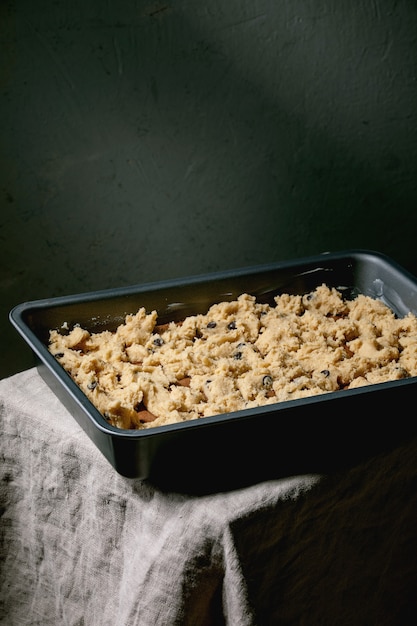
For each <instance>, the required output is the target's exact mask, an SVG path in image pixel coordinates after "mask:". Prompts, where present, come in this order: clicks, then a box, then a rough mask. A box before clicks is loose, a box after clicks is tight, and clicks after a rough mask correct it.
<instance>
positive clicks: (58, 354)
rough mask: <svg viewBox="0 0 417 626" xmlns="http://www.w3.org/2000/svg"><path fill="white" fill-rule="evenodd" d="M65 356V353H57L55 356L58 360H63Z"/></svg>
mask: <svg viewBox="0 0 417 626" xmlns="http://www.w3.org/2000/svg"><path fill="white" fill-rule="evenodd" d="M63 356H64V353H63V352H57V353H56V354H54V357H55V358H56V359H62V357H63Z"/></svg>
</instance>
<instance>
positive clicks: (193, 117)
mask: <svg viewBox="0 0 417 626" xmlns="http://www.w3.org/2000/svg"><path fill="white" fill-rule="evenodd" d="M0 18H1V19H0V46H1V49H0V58H1V59H2V61H1V65H0V124H1V133H0V209H1V218H0V225H1V230H0V237H1V252H0V255H1V259H0V261H1V264H0V290H1V292H0V293H1V303H0V307H1V310H0V313H1V319H0V325H1V326H0V331H1V337H2V355H1V362H0V367H1V369H0V375H2V376H4V375H7V374H9V373H12V372H14V371H16V370H18V369H23V368H25V367H29V366H30V365H31V364H32V361H31V356H30V354H29V351H28V350H27V349H26V348H25V346H24V345H23V342H21V340H20V339H19V338H18V337H17V336H16V333H15V331H14V330H13V329H10V324H9V322H8V320H7V314H8V311H9V310H10V308H11V307H12V306H13V305H14V304H16V303H18V302H21V301H23V300H30V299H36V298H38V297H48V296H55V295H60V294H64V293H74V292H79V291H88V290H95V289H101V288H106V287H114V286H119V285H126V284H130V283H135V282H141V281H149V280H157V279H164V278H169V277H173V276H184V275H189V274H197V273H200V272H205V271H211V270H216V269H223V268H232V267H240V266H247V265H253V264H256V263H264V262H269V261H274V260H281V259H289V258H294V257H297V256H304V255H308V254H314V253H317V252H322V251H325V250H336V249H343V248H355V247H364V248H374V249H377V250H381V251H383V252H386V253H387V254H390V255H391V256H394V257H395V258H396V259H397V260H398V261H400V262H401V263H403V264H405V265H406V266H407V267H408V268H409V269H410V270H411V271H413V272H416V273H417V255H416V254H415V247H416V246H415V235H416V227H417V212H416V206H417V203H416V201H417V106H416V104H417V82H416V76H417V56H416V53H417V5H416V3H415V2H414V0H398V1H397V0H372V1H371V2H368V1H365V0H362V1H356V0H348V1H347V2H343V3H339V2H338V3H335V2H332V1H331V0H317V1H315V2H307V1H306V0H277V1H275V2H272V1H271V0H270V1H266V0H258V1H256V2H253V1H251V2H249V1H248V0H245V1H243V2H242V0H239V1H237V0H231V1H228V2H221V1H220V0H214V1H211V2H210V3H203V2H200V1H199V0H178V1H177V2H162V1H158V0H156V1H155V2H152V1H149V2H148V1H141V0H124V1H123V2H114V1H113V2H112V1H110V0H108V1H103V0H90V1H89V2H85V1H84V0H73V1H71V2H67V1H65V0H37V2H32V1H31V0H19V1H17V0H16V1H12V0H9V1H7V0H4V1H3V2H2V4H1V5H0Z"/></svg>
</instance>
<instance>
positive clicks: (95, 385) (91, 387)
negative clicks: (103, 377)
mask: <svg viewBox="0 0 417 626" xmlns="http://www.w3.org/2000/svg"><path fill="white" fill-rule="evenodd" d="M97 385H98V382H97V381H96V380H92V381H91V383H88V385H87V388H88V389H90V391H93V389H95V388H96V387H97Z"/></svg>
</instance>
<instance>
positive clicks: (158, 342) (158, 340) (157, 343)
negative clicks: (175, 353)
mask: <svg viewBox="0 0 417 626" xmlns="http://www.w3.org/2000/svg"><path fill="white" fill-rule="evenodd" d="M163 343H164V340H163V339H162V337H155V339H154V340H153V345H154V346H162V345H163Z"/></svg>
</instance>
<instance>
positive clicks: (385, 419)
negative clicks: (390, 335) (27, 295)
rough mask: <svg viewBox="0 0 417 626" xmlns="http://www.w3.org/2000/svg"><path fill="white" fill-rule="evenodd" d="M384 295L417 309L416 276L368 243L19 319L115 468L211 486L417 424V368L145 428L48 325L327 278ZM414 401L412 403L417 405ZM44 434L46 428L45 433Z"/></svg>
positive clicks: (178, 485)
mask: <svg viewBox="0 0 417 626" xmlns="http://www.w3.org/2000/svg"><path fill="white" fill-rule="evenodd" d="M322 283H326V284H327V285H329V286H330V287H336V288H338V289H342V290H343V292H344V294H345V296H346V297H347V298H352V297H354V296H355V295H356V294H358V293H363V294H365V295H369V296H372V297H374V298H379V299H381V300H383V301H384V302H385V303H386V304H387V305H388V306H389V307H390V308H391V309H392V310H393V311H394V312H395V313H396V314H397V315H398V316H403V315H405V314H407V313H408V312H409V311H411V312H413V313H414V314H417V279H416V278H415V277H414V276H412V275H410V274H409V273H408V272H407V271H406V270H404V269H403V268H402V267H401V266H399V265H398V264H397V263H396V262H395V261H393V260H392V259H390V258H388V257H386V256H385V255H383V254H380V253H378V252H374V251H368V250H352V251H342V252H333V253H324V254H320V255H317V256H312V257H306V258H302V259H297V260H295V261H286V262H279V263H274V264H269V265H262V266H257V267H251V268H243V269H237V270H233V271H224V272H217V273H211V274H205V275H200V276H197V277H195V276H194V277H191V278H186V279H175V280H169V281H165V282H156V283H148V284H143V285H135V286H130V287H126V288H119V289H110V290H101V291H97V292H93V293H86V294H77V295H71V296H64V297H56V298H51V299H46V300H37V301H32V302H25V303H23V304H20V305H18V306H16V307H15V308H14V309H13V310H12V311H11V312H10V321H11V323H12V324H13V325H14V327H15V328H16V329H17V331H18V332H19V333H20V334H21V335H22V337H23V338H24V339H25V341H26V342H27V343H28V344H29V346H30V347H31V349H32V351H33V353H34V357H35V363H36V364H37V367H38V369H39V372H40V374H41V376H42V377H43V378H44V380H45V381H46V382H47V384H48V385H49V386H50V388H51V389H52V390H53V391H54V393H55V394H56V395H57V396H58V397H59V398H60V400H61V401H62V403H63V404H64V405H65V406H66V407H67V408H68V410H69V411H70V412H71V414H72V415H73V416H74V418H75V419H76V420H77V422H78V423H79V424H80V425H81V427H82V428H83V429H84V431H85V432H86V433H87V435H88V436H89V437H90V438H91V439H92V441H93V442H94V443H95V444H96V446H97V447H98V448H99V449H100V450H101V452H102V453H103V455H104V456H105V457H106V458H107V459H108V461H109V462H110V463H111V465H112V466H113V467H114V468H115V470H116V471H117V472H119V473H120V474H121V475H123V476H125V477H128V478H139V479H147V480H149V481H151V482H153V483H154V484H156V485H158V486H159V487H161V488H163V489H170V490H178V491H187V492H196V493H203V492H209V491H214V490H219V489H221V490H224V489H231V488H236V487H241V486H245V485H248V484H251V483H254V482H258V481H260V480H265V479H270V478H276V477H280V476H288V475H294V474H300V473H305V472H308V473H309V472H320V473H322V472H328V471H331V470H334V469H338V468H342V467H345V466H347V465H349V466H350V465H352V464H354V463H356V462H359V461H360V460H362V459H364V458H365V457H367V456H369V455H373V454H377V453H380V452H383V451H385V450H388V449H390V448H392V447H393V446H395V445H398V444H399V443H401V442H402V441H404V440H405V439H408V438H410V437H413V436H415V435H416V434H417V426H416V420H414V419H413V418H412V417H411V418H410V416H409V415H408V407H409V406H410V404H409V402H413V401H414V400H415V398H416V392H417V378H414V377H413V378H408V379H404V380H399V381H395V382H387V383H381V384H377V385H370V386H367V387H362V388H358V389H352V390H347V391H337V392H333V393H328V394H324V395H320V396H314V397H311V398H305V399H299V400H291V401H287V402H281V403H277V404H275V405H269V406H267V407H260V408H255V409H248V410H245V411H239V412H236V413H229V414H224V415H217V416H214V417H206V418H202V419H200V420H193V421H190V422H186V423H181V424H174V425H169V426H162V427H157V428H153V429H147V430H143V431H136V430H126V431H125V430H119V429H117V428H114V427H112V426H110V425H109V424H108V423H107V422H106V420H105V419H104V418H103V417H102V416H101V414H100V413H99V412H98V411H97V409H95V407H94V406H93V405H92V403H91V402H90V401H89V400H88V399H87V397H86V396H85V395H84V393H83V392H82V391H81V390H80V388H79V387H78V385H77V384H76V383H75V382H74V381H73V380H72V379H71V378H70V376H69V375H68V374H67V373H66V372H65V371H64V370H63V368H62V367H61V366H60V365H59V363H58V362H57V361H56V360H55V358H54V357H53V356H52V355H51V354H50V353H49V352H48V348H47V342H48V334H49V330H50V329H52V328H60V327H61V326H62V325H63V324H64V323H65V322H66V323H67V324H68V325H69V326H71V325H72V324H74V323H79V324H81V325H82V326H83V327H85V328H87V329H88V330H90V331H93V332H99V331H100V330H103V329H115V328H116V327H117V326H118V325H119V324H120V323H121V322H123V321H124V318H125V315H126V314H128V313H135V312H136V311H137V310H138V309H139V308H140V307H143V306H144V307H146V309H148V310H153V309H156V310H157V311H158V318H159V319H158V322H159V323H165V322H167V321H171V320H180V319H183V318H184V317H185V316H186V315H192V314H196V313H204V312H205V311H206V310H207V309H208V308H209V306H210V305H211V304H213V303H216V302H221V301H224V300H234V299H236V298H237V296H239V295H240V294H241V293H244V292H246V293H250V294H252V295H254V296H256V297H257V300H258V301H260V302H263V301H264V302H272V299H273V297H274V296H275V295H277V294H280V293H290V294H303V293H307V292H309V291H311V290H313V289H314V288H315V287H317V286H318V285H320V284H322ZM411 406H413V404H411ZM45 436H47V433H45Z"/></svg>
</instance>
